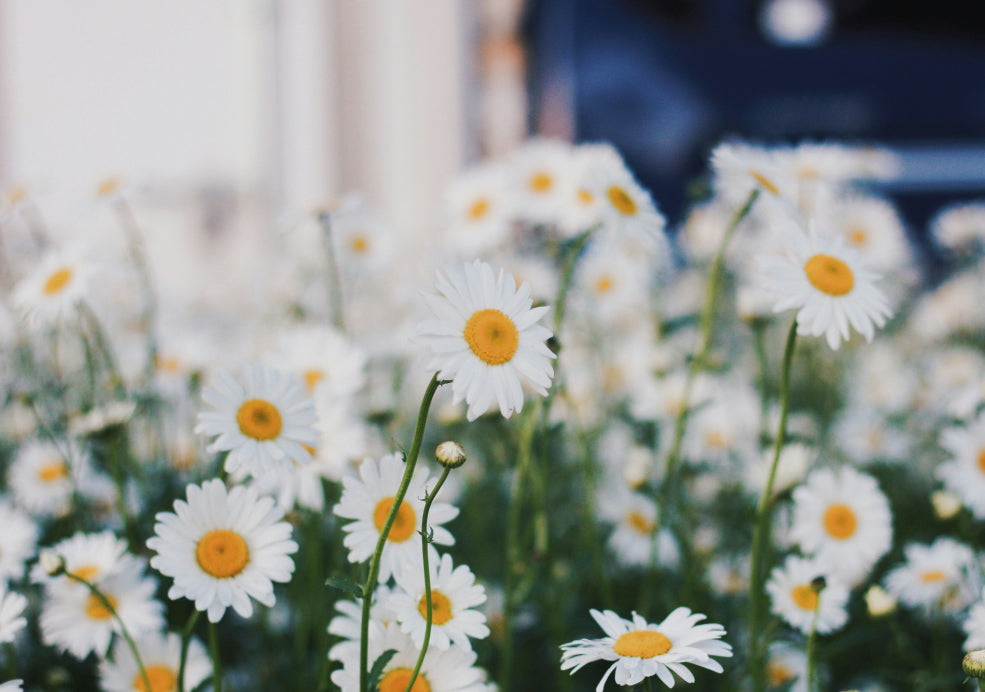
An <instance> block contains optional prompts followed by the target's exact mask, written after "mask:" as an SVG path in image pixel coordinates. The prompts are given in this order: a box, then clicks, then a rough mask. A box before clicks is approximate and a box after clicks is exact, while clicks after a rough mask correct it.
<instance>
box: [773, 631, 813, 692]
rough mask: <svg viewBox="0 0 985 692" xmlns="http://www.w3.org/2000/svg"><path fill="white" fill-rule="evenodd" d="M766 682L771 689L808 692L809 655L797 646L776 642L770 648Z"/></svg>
mask: <svg viewBox="0 0 985 692" xmlns="http://www.w3.org/2000/svg"><path fill="white" fill-rule="evenodd" d="M766 680H767V682H768V683H769V687H770V689H774V688H782V689H784V690H786V691H787V692H808V690H807V655H806V654H805V653H804V651H803V650H802V649H800V648H798V647H796V646H792V645H791V644H787V643H786V642H775V643H774V644H772V645H771V646H770V651H769V656H768V660H767V662H766Z"/></svg>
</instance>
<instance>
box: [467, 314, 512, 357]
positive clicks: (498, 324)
mask: <svg viewBox="0 0 985 692" xmlns="http://www.w3.org/2000/svg"><path fill="white" fill-rule="evenodd" d="M463 335H464V336H465V342H466V343H467V344H468V345H469V348H470V349H472V353H474V354H475V355H476V357H478V359H479V360H481V361H482V362H483V363H485V364H487V365H502V364H503V363H508V362H509V361H510V360H511V359H512V358H513V354H515V353H516V349H517V347H518V346H519V345H520V332H519V331H517V328H516V325H515V324H513V320H511V319H510V318H509V317H508V316H507V315H506V314H505V313H504V312H502V311H501V310H496V309H494V308H488V309H486V310H479V311H477V312H475V313H473V314H472V316H471V317H470V318H469V321H468V322H466V324H465V331H464V334H463Z"/></svg>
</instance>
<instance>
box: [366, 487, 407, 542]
mask: <svg viewBox="0 0 985 692" xmlns="http://www.w3.org/2000/svg"><path fill="white" fill-rule="evenodd" d="M391 507H393V498H392V497H385V498H383V499H382V500H380V501H379V502H378V503H376V509H374V510H373V524H375V525H376V530H377V531H382V530H383V525H384V524H385V523H386V517H387V514H389V513H390V508H391ZM416 529H417V515H416V514H415V513H414V508H413V507H411V506H410V505H409V504H407V502H406V501H403V502H401V503H400V508H399V509H398V510H397V516H395V517H394V518H393V525H392V526H390V533H389V534H388V535H387V540H388V541H393V542H394V543H403V542H404V541H406V540H407V539H408V538H410V537H411V536H413V535H414V531H415V530H416Z"/></svg>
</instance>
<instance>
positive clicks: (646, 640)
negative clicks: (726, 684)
mask: <svg viewBox="0 0 985 692" xmlns="http://www.w3.org/2000/svg"><path fill="white" fill-rule="evenodd" d="M589 612H590V613H591V615H592V617H593V618H594V619H595V622H597V623H598V624H599V627H601V628H602V631H604V632H605V634H606V636H605V637H603V638H602V639H579V640H577V641H573V642H568V643H567V644H562V645H561V650H562V654H561V670H568V669H570V670H571V674H572V675H574V674H575V673H576V672H577V671H579V670H581V668H582V667H584V666H585V665H587V664H589V663H592V662H594V661H612V662H613V663H612V665H611V666H609V669H608V670H607V671H605V674H604V675H603V676H602V679H601V680H600V681H599V684H598V686H597V687H596V688H595V689H596V692H602V690H603V688H604V687H605V683H606V681H607V680H608V679H609V676H610V675H612V673H613V671H615V674H616V676H615V677H616V684H618V685H637V684H639V683H641V682H643V680H645V679H646V678H649V677H651V676H653V675H656V676H657V677H658V678H660V681H661V682H662V683H664V684H665V685H667V687H673V686H674V683H675V681H676V678H675V677H674V676H675V675H676V676H677V677H679V678H680V679H681V680H684V681H685V682H694V674H693V673H692V672H691V671H690V670H689V669H688V667H687V664H693V665H696V666H699V667H701V668H707V669H708V670H711V671H714V672H716V673H721V672H722V671H723V670H724V669H723V668H722V665H721V664H720V663H719V662H718V661H716V660H715V659H713V658H712V656H731V655H732V647H731V646H730V645H728V644H726V643H725V642H723V641H719V640H720V639H721V638H722V637H724V636H725V628H724V627H722V626H721V625H716V624H714V623H706V624H703V625H699V624H698V623H699V622H701V621H702V620H704V619H705V616H704V615H701V614H698V613H694V614H692V613H691V611H690V610H689V609H687V608H677V609H676V610H674V611H673V612H672V613H671V614H670V615H668V616H667V617H666V618H664V620H663V622H661V623H659V624H656V625H654V624H651V623H649V622H647V621H646V620H644V619H643V618H642V617H640V616H639V615H637V614H636V613H635V612H634V613H633V616H632V619H630V620H624V619H623V618H621V617H619V616H618V615H617V614H616V613H614V612H612V611H611V610H606V611H602V612H600V611H598V610H594V609H592V610H590V611H589Z"/></svg>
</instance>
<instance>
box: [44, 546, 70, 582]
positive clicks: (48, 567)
mask: <svg viewBox="0 0 985 692" xmlns="http://www.w3.org/2000/svg"><path fill="white" fill-rule="evenodd" d="M38 563H39V564H40V565H41V569H43V570H44V572H45V574H47V575H48V576H49V577H57V576H59V575H60V574H63V573H64V572H65V558H63V557H62V556H61V555H59V554H58V553H57V552H55V551H54V550H51V549H50V548H49V549H47V550H42V551H41V554H40V555H39V556H38Z"/></svg>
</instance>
